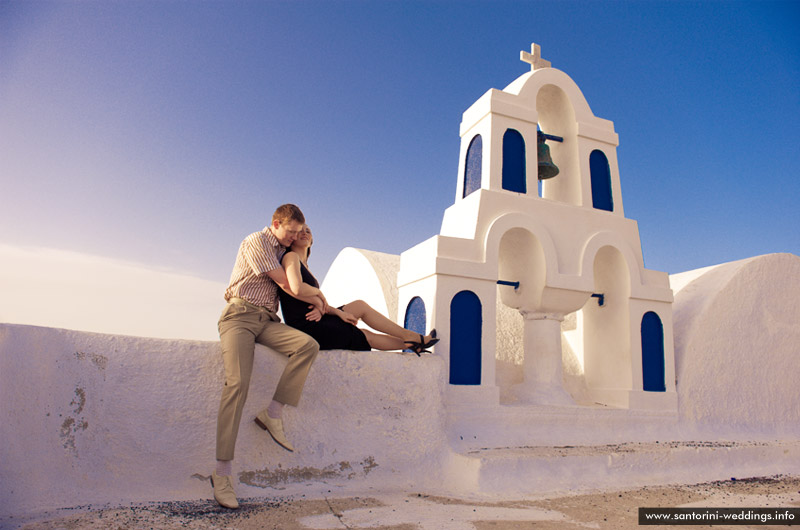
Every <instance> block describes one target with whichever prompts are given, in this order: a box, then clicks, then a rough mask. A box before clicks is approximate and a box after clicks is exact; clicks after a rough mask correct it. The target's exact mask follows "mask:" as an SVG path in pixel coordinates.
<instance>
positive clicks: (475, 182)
mask: <svg viewBox="0 0 800 530" xmlns="http://www.w3.org/2000/svg"><path fill="white" fill-rule="evenodd" d="M482 163H483V139H482V138H481V135H480V134H479V135H477V136H476V137H475V138H473V139H472V141H471V142H470V143H469V147H468V148H467V160H466V163H465V164H464V195H463V197H466V196H467V195H469V194H470V193H472V192H473V191H475V190H477V189H479V188H480V187H481V164H482Z"/></svg>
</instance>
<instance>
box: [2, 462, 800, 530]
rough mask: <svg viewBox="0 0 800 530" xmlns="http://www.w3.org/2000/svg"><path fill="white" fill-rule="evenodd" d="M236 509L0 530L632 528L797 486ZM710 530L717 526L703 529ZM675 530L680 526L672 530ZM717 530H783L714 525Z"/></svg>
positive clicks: (117, 511) (113, 512) (162, 506)
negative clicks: (665, 512) (665, 510)
mask: <svg viewBox="0 0 800 530" xmlns="http://www.w3.org/2000/svg"><path fill="white" fill-rule="evenodd" d="M240 502H241V507H240V509H239V510H226V509H224V508H221V507H219V506H218V505H217V504H216V502H214V501H213V500H199V501H186V502H164V503H147V504H138V505H132V506H126V507H116V508H99V509H98V508H80V507H79V508H73V509H66V510H59V511H58V512H56V513H51V514H48V515H47V516H44V517H42V518H39V519H38V520H36V521H30V520H28V521H15V520H13V519H8V518H5V519H0V528H4V529H6V528H7V529H12V528H14V529H18V528H22V529H25V530H60V529H65V530H72V529H114V530H117V529H126V530H127V529H241V530H249V529H276V530H308V529H360V528H372V529H379V530H526V529H534V530H555V529H567V530H569V529H581V528H592V529H614V530H618V529H622V530H624V529H634V528H642V527H640V526H639V524H638V508H639V507H676V506H711V507H753V508H773V507H781V508H786V507H792V508H797V507H800V477H794V476H783V475H778V476H773V477H757V478H747V479H738V480H737V479H735V478H732V479H731V480H726V481H719V482H710V483H703V484H693V485H677V486H650V487H643V488H638V489H628V490H624V491H604V492H596V493H590V494H580V495H569V496H557V497H552V498H550V497H548V496H541V497H536V498H522V499H514V500H503V501H497V500H492V501H486V500H475V499H459V498H453V497H447V496H437V495H433V494H428V493H425V492H409V493H406V494H386V495H374V494H373V495H371V496H368V497H367V496H365V497H358V496H353V497H347V498H340V497H330V498H315V499H307V498H304V497H303V496H293V497H287V498H246V499H240ZM799 523H800V522H799ZM703 526H705V527H710V526H711V525H703ZM658 528H665V526H659V527H658ZM674 528H679V527H674ZM713 528H715V529H723V528H731V529H742V528H754V529H755V528H758V529H765V528H786V526H769V525H766V526H765V525H755V524H753V525H739V526H724V525H714V526H713Z"/></svg>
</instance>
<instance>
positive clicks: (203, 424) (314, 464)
mask: <svg viewBox="0 0 800 530" xmlns="http://www.w3.org/2000/svg"><path fill="white" fill-rule="evenodd" d="M687 274H689V273H687ZM684 278H686V277H684ZM691 278H692V281H691V282H688V283H686V284H685V286H684V287H683V288H682V289H680V290H679V291H678V294H677V296H676V300H675V304H674V305H675V307H674V309H675V317H676V319H675V334H676V338H677V340H676V357H677V363H676V364H677V388H678V393H679V402H678V411H677V412H676V413H671V412H668V411H642V410H639V411H637V410H626V409H615V408H613V407H607V406H600V405H596V404H594V405H592V404H583V405H575V406H570V407H556V406H542V405H537V406H530V405H520V404H513V403H512V404H506V405H502V404H501V405H486V406H483V407H474V406H472V405H469V404H466V405H463V406H457V405H453V404H450V405H448V404H447V402H446V401H445V399H444V394H445V389H446V387H447V386H448V385H447V378H446V370H445V363H444V361H443V359H442V358H441V356H440V355H433V356H424V357H422V358H418V357H416V356H415V355H398V354H394V353H384V352H347V351H323V352H321V353H320V355H319V357H318V359H317V360H316V361H315V364H314V366H313V367H312V370H311V373H310V375H309V379H308V382H307V385H306V390H305V392H304V396H303V399H302V401H301V403H300V406H299V407H297V408H296V409H295V408H287V410H286V413H285V420H286V428H287V432H288V433H290V438H291V440H292V442H293V443H294V444H295V446H296V447H297V449H298V450H297V452H296V453H288V452H286V451H284V450H282V449H281V448H279V447H278V446H277V445H276V444H274V443H273V442H272V441H271V440H269V439H268V438H267V435H266V434H265V433H264V432H263V431H261V430H260V429H259V428H258V427H256V426H255V424H253V423H252V421H251V419H252V417H253V416H254V415H255V414H256V412H257V411H258V410H259V409H260V408H261V407H262V406H264V405H265V404H266V403H268V401H269V399H270V398H271V392H272V389H273V388H274V386H275V383H276V381H277V378H278V376H279V374H280V372H281V370H282V368H283V365H284V363H285V362H286V361H285V359H284V358H283V357H281V356H280V355H278V354H276V353H274V352H271V351H269V350H267V349H266V348H264V347H262V346H258V347H257V350H256V357H257V360H256V363H255V370H254V374H253V380H252V381H253V382H252V386H251V392H250V396H249V398H248V403H247V405H246V407H245V412H244V419H243V422H242V426H241V430H240V436H239V442H238V444H237V455H236V463H235V474H236V477H237V481H238V486H237V492H238V494H239V495H240V496H242V497H248V496H250V497H258V496H270V495H276V494H282V493H284V492H286V491H306V492H310V491H318V490H319V489H320V488H326V489H330V488H343V487H358V488H362V490H363V488H375V489H389V490H391V489H401V490H402V489H403V488H406V489H407V488H413V489H415V490H425V491H451V492H459V493H462V494H479V493H480V494H497V495H508V494H529V493H537V492H539V493H540V492H543V491H553V490H565V491H566V490H569V491H574V490H578V489H587V488H588V489H591V488H593V487H594V488H605V487H624V486H628V485H636V484H652V483H657V482H661V483H666V482H678V481H686V480H689V481H691V480H715V479H722V478H726V477H730V476H737V475H738V476H753V475H758V474H771V473H772V474H774V473H785V474H792V473H795V474H796V473H800V428H799V427H798V426H799V425H800V421H798V420H799V419H800V418H798V411H800V398H798V395H799V394H800V393H798V392H797V390H796V384H795V382H796V381H797V380H798V379H799V378H800V368H799V367H798V366H799V365H798V364H797V362H796V359H797V356H798V346H797V345H798V344H800V336H799V333H800V331H798V326H797V322H798V321H800V305H798V300H800V292H798V290H799V289H800V257H798V256H794V255H791V254H773V255H767V256H759V257H755V258H751V259H748V260H743V261H740V262H734V263H727V264H722V265H719V266H716V267H711V268H707V269H704V270H703V272H702V273H693V274H692V275H691ZM565 327H567V328H568V327H569V326H568V325H567V326H565ZM576 370H577V368H576V367H574V366H573V367H570V368H569V369H568V370H565V388H571V387H570V385H568V384H566V382H567V378H568V377H572V378H574V377H576V373H575V372H576ZM221 384H222V363H221V360H220V358H219V344H218V343H217V342H202V341H185V340H165V339H147V338H138V337H130V336H119V335H105V334H96V333H86V332H79V331H69V330H63V329H53V328H41V327H34V326H25V325H15V324H0V407H1V408H0V418H1V419H2V421H0V439H1V440H2V443H1V444H0V512H2V513H4V514H15V513H17V514H23V513H31V512H36V511H39V510H44V509H48V508H55V507H65V506H77V505H87V504H95V505H96V504H102V503H129V502H138V501H148V500H176V499H193V498H208V497H209V495H210V487H209V485H208V479H207V477H208V475H209V473H210V471H211V466H212V464H213V451H214V433H215V422H216V411H217V405H218V400H219V394H220V386H221ZM565 451H566V452H565ZM531 477H536V480H532V478H531Z"/></svg>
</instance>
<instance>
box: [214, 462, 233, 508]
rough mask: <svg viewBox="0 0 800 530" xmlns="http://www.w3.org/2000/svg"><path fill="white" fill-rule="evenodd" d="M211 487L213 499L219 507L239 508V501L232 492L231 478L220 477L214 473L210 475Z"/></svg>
mask: <svg viewBox="0 0 800 530" xmlns="http://www.w3.org/2000/svg"><path fill="white" fill-rule="evenodd" d="M211 485H212V486H214V498H215V499H216V500H217V502H218V503H219V505H220V506H223V507H225V508H231V509H236V508H238V507H239V501H237V500H236V493H235V492H234V491H233V483H232V482H231V477H228V476H222V477H220V476H219V475H217V472H216V471H214V472H212V473H211Z"/></svg>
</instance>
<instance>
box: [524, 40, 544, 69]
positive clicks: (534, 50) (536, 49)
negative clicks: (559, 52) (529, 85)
mask: <svg viewBox="0 0 800 530" xmlns="http://www.w3.org/2000/svg"><path fill="white" fill-rule="evenodd" d="M519 60H520V61H522V62H526V63H530V65H531V71H533V70H538V69H539V68H550V61H545V60H544V59H542V47H541V46H539V45H538V44H534V43H531V53H528V52H526V51H525V50H522V51H521V52H519Z"/></svg>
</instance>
